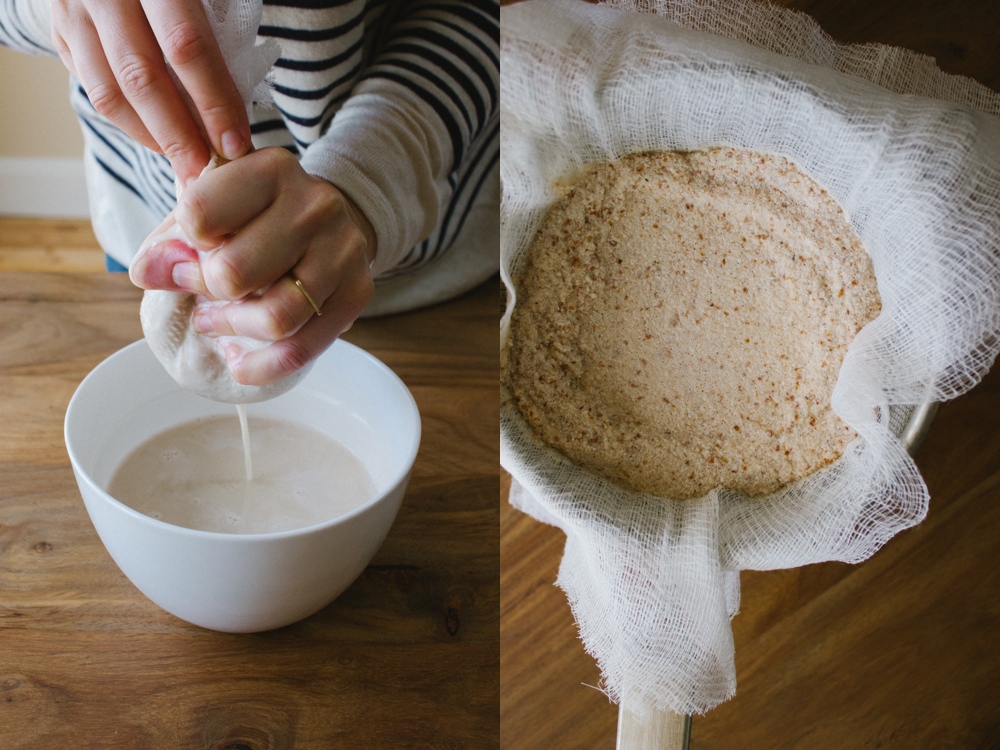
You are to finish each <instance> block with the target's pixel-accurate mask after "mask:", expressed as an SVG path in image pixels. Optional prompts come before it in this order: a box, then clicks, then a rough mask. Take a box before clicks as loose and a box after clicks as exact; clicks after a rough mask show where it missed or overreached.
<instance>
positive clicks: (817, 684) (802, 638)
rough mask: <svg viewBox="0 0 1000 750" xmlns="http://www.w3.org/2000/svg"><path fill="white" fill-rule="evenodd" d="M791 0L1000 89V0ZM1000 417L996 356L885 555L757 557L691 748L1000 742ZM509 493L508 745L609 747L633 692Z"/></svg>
mask: <svg viewBox="0 0 1000 750" xmlns="http://www.w3.org/2000/svg"><path fill="white" fill-rule="evenodd" d="M780 4H781V5H786V6H791V7H795V8H799V9H801V10H804V11H806V12H808V13H810V14H812V15H813V16H814V17H815V18H817V19H818V20H819V21H820V23H821V24H822V25H823V26H824V28H825V29H826V30H827V31H828V32H829V33H831V34H832V35H833V36H834V37H835V38H837V39H839V40H841V41H849V42H866V41H877V42H882V43H887V44H896V45H901V46H905V47H908V48H911V49H916V50H918V51H921V52H924V53H926V54H930V55H933V56H935V57H936V58H937V60H938V63H939V64H940V65H941V66H942V67H943V68H944V69H945V70H947V71H949V72H953V73H960V74H964V75H969V76H972V77H974V78H977V79H978V80H980V81H981V82H982V83H985V84H987V85H989V86H991V87H992V88H994V89H1000V45H998V44H997V30H998V29H1000V4H997V3H992V2H975V1H973V0H960V1H958V2H948V3H942V2H933V1H932V0H917V1H915V2H910V1H909V0H863V1H862V0H784V1H783V2H780ZM998 423H1000V373H997V372H994V373H992V374H991V375H990V376H988V377H987V378H986V380H985V381H984V382H983V383H982V384H981V385H979V386H978V387H977V388H976V389H974V390H973V391H972V392H971V393H970V394H968V395H966V396H964V397H962V398H960V399H958V400H956V401H954V402H951V403H947V404H945V405H944V406H942V407H941V410H940V412H939V413H938V416H937V419H936V421H935V423H934V425H933V428H932V429H931V432H930V435H929V436H928V438H927V440H926V442H925V443H924V444H923V446H922V447H921V449H920V450H919V452H918V454H917V457H916V458H917V464H918V465H919V467H920V469H921V472H922V473H923V476H924V478H925V480H926V481H927V484H928V486H929V488H930V492H931V507H930V514H929V517H928V519H927V520H926V521H925V522H924V523H923V524H921V525H920V526H918V527H917V528H915V529H912V530H910V531H907V532H904V533H903V534H900V535H899V536H898V537H896V538H895V539H893V540H892V541H891V542H890V543H889V544H888V545H887V546H886V547H885V548H883V549H882V550H881V551H880V552H879V553H877V554H876V555H875V556H874V557H873V558H872V559H870V560H869V561H867V562H865V563H863V564H861V565H858V566H848V565H843V564H838V563H829V564H822V565H812V566H808V567H804V568H799V569H795V570H787V571H776V572H766V573H754V572H745V573H743V575H742V586H743V600H742V609H741V614H739V615H738V616H737V617H736V618H735V620H734V621H733V629H734V633H735V640H736V673H737V681H738V687H737V694H736V697H735V698H734V699H733V700H732V701H730V702H728V703H726V704H723V705H722V706H720V707H719V708H717V709H715V710H714V711H712V712H710V713H709V714H708V715H706V716H704V717H695V719H694V722H693V729H692V739H691V748H692V750H854V749H855V748H884V749H886V750H894V749H897V748H898V749H900V750H911V749H914V748H919V749H921V750H922V749H923V748H956V749H965V748H969V749H972V748H976V749H978V748H982V749H983V750H985V749H986V748H1000V428H998ZM508 482H509V479H508V478H507V477H506V476H504V477H503V479H502V484H503V488H504V489H503V490H502V495H503V497H505V493H506V488H507V487H508V486H509V485H508ZM501 503H502V508H501V514H500V550H501V551H500V560H501V620H500V632H501V644H502V651H501V657H500V686H501V702H500V707H501V708H500V715H501V745H502V747H504V748H507V749H509V750H521V749H522V748H530V749H534V748H547V749H548V748H551V749H552V750H574V749H576V748H580V749H581V750H601V749H602V748H603V749H604V750H610V749H611V748H614V745H615V728H616V721H617V706H614V705H612V704H610V703H609V702H608V700H607V698H605V696H604V695H603V694H601V693H600V692H598V691H597V690H596V689H594V687H593V686H596V685H598V684H599V680H600V673H599V671H598V669H597V667H596V665H595V663H594V661H593V660H592V659H591V658H590V657H589V656H588V655H587V654H586V653H585V652H584V650H583V647H582V645H581V643H580V641H579V640H578V638H577V630H576V626H575V624H574V622H573V619H572V616H571V614H570V611H569V606H568V605H567V603H566V598H565V596H564V594H563V593H562V592H561V591H560V590H558V589H556V588H555V587H554V586H553V582H554V580H555V578H556V573H557V569H558V565H559V560H560V559H561V556H562V547H563V543H564V539H565V538H564V536H563V534H562V533H561V532H560V531H558V530H556V529H553V528H551V527H548V526H544V525H542V524H539V523H537V522H536V521H534V520H532V519H530V518H528V517H526V516H524V515H522V514H521V513H519V512H517V511H515V510H513V509H511V507H510V506H509V505H508V504H507V503H506V500H505V499H502V500H501Z"/></svg>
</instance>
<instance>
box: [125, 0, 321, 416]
mask: <svg viewBox="0 0 1000 750" xmlns="http://www.w3.org/2000/svg"><path fill="white" fill-rule="evenodd" d="M202 4H203V6H204V8H205V14H206V15H207V16H208V20H209V22H210V23H211V25H212V31H213V32H214V34H215V38H216V39H217V40H218V42H219V48H220V49H221V51H222V56H223V58H224V59H225V61H226V67H227V68H228V69H229V72H230V75H232V77H233V81H234V83H235V84H236V88H237V90H238V91H239V93H240V97H241V98H242V99H243V102H244V103H245V104H246V105H247V108H248V109H249V107H250V106H251V105H252V104H253V103H254V102H256V103H258V104H268V103H270V101H271V91H270V87H269V84H268V82H267V80H266V77H267V74H268V72H269V71H270V70H271V67H272V66H273V65H274V62H275V60H277V59H278V56H279V55H280V54H281V48H280V47H279V46H278V43H277V42H276V41H274V40H273V39H268V40H266V41H265V42H263V43H261V44H256V39H257V27H258V26H259V25H260V18H261V8H262V5H261V0H202ZM170 72H171V76H172V78H173V80H174V82H175V84H176V85H177V87H178V89H179V90H180V91H182V92H184V87H183V86H182V85H181V83H180V81H179V80H178V79H177V76H176V75H174V72H173V70H172V69H171V70H170ZM192 112H195V110H194V108H193V107H192ZM221 163H222V162H221V160H220V159H219V157H218V156H215V155H213V157H212V161H211V162H210V163H209V165H208V166H207V167H206V168H205V172H208V171H210V170H212V169H215V168H216V167H217V166H219V165H220V164H221ZM202 174H204V172H203V173H202ZM180 196H181V189H180V184H179V183H178V184H177V197H178V199H179V198H180ZM171 240H175V241H180V242H183V243H184V244H186V245H188V246H192V245H191V242H190V241H189V240H188V238H187V237H186V236H185V234H184V231H183V230H182V229H181V227H180V226H179V225H178V224H177V222H176V220H175V218H174V212H173V211H171V212H170V214H169V215H168V216H167V218H166V219H165V220H164V221H163V223H162V224H161V225H160V226H159V227H157V229H156V230H155V231H154V232H153V233H152V234H151V235H150V236H149V237H147V238H146V240H145V241H144V242H143V243H142V247H141V248H139V251H138V253H136V256H135V257H136V258H139V257H140V256H141V255H142V254H143V253H145V252H147V251H148V250H149V249H150V248H151V247H153V246H154V245H156V244H159V243H163V242H168V241H171ZM192 247H193V246H192ZM206 254H207V253H204V252H202V251H200V250H199V251H198V255H199V257H201V258H204V257H205V256H206ZM134 263H135V260H134V259H133V267H134ZM196 302H197V300H196V296H195V295H194V294H188V293H185V292H170V291H163V290H148V291H146V292H145V293H144V294H143V297H142V305H141V307H140V309H139V317H140V320H141V322H142V330H143V333H144V334H145V336H146V340H147V341H148V343H149V347H150V349H152V351H153V353H154V354H155V355H156V358H157V359H158V360H159V361H160V363H161V364H162V365H163V366H164V368H166V370H167V372H169V373H170V375H171V376H172V377H173V378H174V380H176V381H177V383H178V384H180V385H181V386H183V387H184V388H187V389H188V390H189V391H193V392H194V393H197V394H199V395H201V396H205V397H206V398H211V399H214V400H216V401H224V402H227V403H234V404H245V403H252V402H255V401H264V400H266V399H269V398H274V397H275V396H278V395H280V394H282V393H284V392H285V391H287V390H288V389H289V388H291V387H292V386H293V385H295V384H296V383H297V382H298V381H299V380H300V379H301V378H302V377H303V376H304V375H305V373H306V371H307V370H308V368H303V369H302V370H300V371H298V372H296V373H294V374H292V375H290V376H288V377H286V378H284V379H282V380H279V381H278V382H276V383H271V384H269V385H265V386H248V385H243V384H241V383H238V382H237V381H236V380H235V378H233V376H232V374H231V373H230V372H229V368H228V367H227V365H226V359H225V356H224V355H223V353H222V350H221V345H222V344H224V343H225V342H226V341H233V340H235V341H238V342H239V343H240V345H241V346H243V347H244V348H247V349H252V348H259V347H261V346H266V342H261V341H256V340H254V339H249V338H246V337H243V336H222V337H220V338H219V339H211V338H209V337H208V336H204V335H202V334H200V333H197V332H195V330H194V328H193V327H192V325H191V311H192V310H193V309H194V306H195V304H196ZM218 304H238V302H237V303H224V302H220V303H218Z"/></svg>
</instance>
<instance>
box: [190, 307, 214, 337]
mask: <svg viewBox="0 0 1000 750" xmlns="http://www.w3.org/2000/svg"><path fill="white" fill-rule="evenodd" d="M191 321H192V323H193V324H194V330H195V331H197V332H198V333H209V332H210V331H211V330H212V319H211V317H209V315H208V311H207V310H206V309H205V308H203V307H196V308H195V309H194V313H193V314H192V315H191Z"/></svg>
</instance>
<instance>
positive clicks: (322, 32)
mask: <svg viewBox="0 0 1000 750" xmlns="http://www.w3.org/2000/svg"><path fill="white" fill-rule="evenodd" d="M364 17H365V14H364V13H358V15H356V16H355V17H354V18H352V19H351V20H350V21H348V22H347V23H342V24H340V26H331V27H330V28H327V29H290V28H288V27H286V26H261V27H260V28H259V29H257V36H268V37H272V38H274V39H294V40H295V41H299V42H326V41H329V40H330V39H336V38H337V37H338V36H340V35H341V34H344V33H346V32H348V31H350V30H351V29H353V28H355V27H357V26H358V25H360V24H361V22H362V21H363V20H364Z"/></svg>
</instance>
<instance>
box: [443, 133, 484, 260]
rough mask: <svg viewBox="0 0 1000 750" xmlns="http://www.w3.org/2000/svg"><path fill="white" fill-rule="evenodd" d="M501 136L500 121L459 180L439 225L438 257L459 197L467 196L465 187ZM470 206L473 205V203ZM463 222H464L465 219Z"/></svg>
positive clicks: (471, 159) (480, 146)
mask: <svg viewBox="0 0 1000 750" xmlns="http://www.w3.org/2000/svg"><path fill="white" fill-rule="evenodd" d="M499 134H500V122H499V120H498V121H497V124H496V127H495V128H494V129H493V130H492V131H491V132H490V136H489V137H488V138H484V139H483V141H482V143H481V144H480V145H479V149H478V150H477V152H476V153H475V154H474V155H473V156H472V157H471V158H470V160H469V162H470V163H469V165H468V168H467V169H466V170H464V174H463V175H462V177H461V179H460V180H459V183H458V186H457V187H456V188H455V194H454V197H453V199H452V201H451V202H450V203H449V205H448V209H447V210H446V211H445V214H444V218H443V219H442V220H441V223H440V225H439V226H440V230H439V231H440V235H439V236H438V242H437V247H435V248H434V254H435V255H437V254H438V253H439V252H440V251H441V245H442V243H443V242H444V240H445V237H446V236H447V235H448V226H449V225H450V224H451V216H452V214H453V213H454V211H455V207H456V206H457V205H458V197H459V196H462V195H465V186H466V185H467V184H468V183H469V180H470V179H471V178H472V175H473V174H474V173H475V171H476V167H477V166H478V165H479V163H480V160H481V159H482V158H483V156H484V155H485V154H486V153H487V152H488V150H489V149H491V148H494V146H495V143H496V139H497V138H498V137H499ZM496 153H497V157H496V158H499V154H500V150H499V148H497V152H496ZM477 190H478V188H477ZM469 205H472V203H471V201H470V203H469ZM462 221H463V222H464V221H465V219H464V218H463V219H462Z"/></svg>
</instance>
